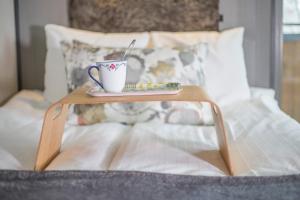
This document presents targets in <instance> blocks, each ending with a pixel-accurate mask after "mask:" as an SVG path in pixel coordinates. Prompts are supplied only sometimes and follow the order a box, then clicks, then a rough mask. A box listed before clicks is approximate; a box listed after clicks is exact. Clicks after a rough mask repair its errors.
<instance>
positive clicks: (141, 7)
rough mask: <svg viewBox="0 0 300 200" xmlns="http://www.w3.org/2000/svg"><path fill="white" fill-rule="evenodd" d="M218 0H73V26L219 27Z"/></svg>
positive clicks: (119, 28) (137, 28)
mask: <svg viewBox="0 0 300 200" xmlns="http://www.w3.org/2000/svg"><path fill="white" fill-rule="evenodd" d="M219 19H220V17H219V0H88V1H86V0H85V1H82V0H70V1H69V20H70V25H71V27H74V28H79V29H84V30H91V31H99V32H107V33H109V32H143V31H204V30H206V31H211V30H218V24H219Z"/></svg>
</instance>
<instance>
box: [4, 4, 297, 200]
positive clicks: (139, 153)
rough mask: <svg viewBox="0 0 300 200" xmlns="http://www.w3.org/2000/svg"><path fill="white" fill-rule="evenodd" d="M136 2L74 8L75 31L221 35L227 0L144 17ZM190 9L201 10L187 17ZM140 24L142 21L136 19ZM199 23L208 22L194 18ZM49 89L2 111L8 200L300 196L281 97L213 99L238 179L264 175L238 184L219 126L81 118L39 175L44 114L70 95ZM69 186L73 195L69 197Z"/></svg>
mask: <svg viewBox="0 0 300 200" xmlns="http://www.w3.org/2000/svg"><path fill="white" fill-rule="evenodd" d="M130 2H131V1H121V2H120V3H116V2H114V1H111V2H102V1H96V0H95V1H89V3H84V2H83V1H78V0H72V1H70V3H69V6H70V9H69V10H70V24H71V26H73V27H75V28H80V29H84V30H93V31H101V32H107V33H110V32H134V31H136V32H142V31H153V30H155V31H199V30H201V31H213V30H217V29H218V20H219V12H218V1H217V0H214V1H209V2H208V1H193V0H187V1H180V2H179V1H175V0H174V1H173V0H168V1H165V3H163V4H157V3H155V2H156V1H151V2H150V1H148V2H146V4H147V6H145V5H144V4H145V2H144V1H134V5H135V7H134V9H132V11H131V12H127V11H128V9H126V8H128V6H130V5H132V4H130ZM182 9H183V10H184V9H191V12H190V13H189V15H184V14H182V13H183V12H182ZM124 10H125V12H124ZM199 10H201V11H203V12H200V11H199ZM101 13H104V14H105V15H104V14H101ZM116 13H117V14H116ZM145 13H151V15H150V14H149V15H147V14H146V15H145ZM174 13H176V14H177V15H179V16H177V15H176V16H174ZM199 13H201V14H199ZM181 14H182V15H181ZM132 16H138V17H135V18H134V19H135V20H130V19H132ZM165 16H170V18H166V17H165ZM195 16H196V18H197V17H198V18H199V19H201V20H194V19H195ZM100 18H101V20H95V19H100ZM137 19H140V20H137ZM161 19H164V20H161ZM123 20H126V22H128V23H126V24H125V23H123V22H124V21H123ZM108 22H109V23H108ZM191 22H193V23H191ZM107 24H110V25H109V26H107ZM52 28H53V27H52ZM48 29H51V27H49V26H48ZM47 42H51V41H47ZM162 42H163V41H162V40H159V44H162ZM48 51H49V49H48ZM47 59H50V58H49V57H48V58H47ZM46 62H47V61H46ZM47 72H48V76H50V75H51V73H52V75H53V74H54V75H55V76H56V79H55V80H56V82H59V79H63V78H65V77H59V76H60V75H61V74H60V73H56V72H54V70H53V69H49V68H48V70H47V66H46V73H47ZM49 73H50V75H49ZM47 81H48V83H50V82H51V81H52V82H51V84H52V87H53V88H56V90H58V87H60V85H55V84H57V83H55V81H54V83H53V79H51V78H49V77H48V79H47V74H46V82H47ZM65 81H66V80H65ZM46 84H47V83H46ZM60 89H61V88H60ZM46 90H47V91H45V92H44V93H43V92H41V91H31V90H22V91H20V92H19V93H18V94H16V95H15V96H14V97H13V98H12V99H11V100H10V101H8V102H7V103H6V104H5V105H4V106H2V107H1V108H0V133H1V134H0V169H2V170H1V172H0V178H1V179H0V188H1V189H0V197H1V196H3V197H4V198H6V199H18V198H21V197H24V196H23V195H24V193H26V195H27V196H26V198H29V199H35V198H36V199H37V198H41V195H42V196H43V197H44V198H45V199H46V198H48V199H51V198H52V199H53V198H55V199H67V198H70V194H76V196H77V195H78V196H77V197H78V199H79V198H81V197H82V195H84V196H85V197H87V196H88V197H90V198H91V199H93V198H94V199H96V198H97V197H98V198H99V197H102V198H105V199H119V198H130V199H140V198H148V199H171V198H172V199H174V198H175V199H176V198H177V199H183V198H186V199H197V198H199V197H202V198H204V199H226V198H227V199H240V198H241V197H244V198H245V199H247V198H248V199H253V198H257V199H268V198H270V199H276V198H278V199H285V198H286V199H296V198H297V197H298V198H299V195H300V194H299V192H298V191H297V188H299V176H298V175H297V174H299V172H300V148H299V143H300V125H299V123H297V122H296V121H295V120H293V119H292V118H290V117H289V116H288V115H286V114H285V113H283V112H282V111H281V110H280V108H279V107H278V105H277V101H276V100H275V98H274V91H273V90H271V89H263V88H251V89H250V94H249V98H247V99H243V98H241V99H239V101H235V102H234V103H230V102H233V100H232V99H231V97H232V96H230V97H229V96H227V97H228V98H223V97H224V96H226V95H219V96H218V95H215V93H212V95H215V96H214V97H215V99H216V101H217V102H218V103H220V105H221V109H222V112H223V115H224V118H225V122H226V123H225V125H226V129H227V131H228V134H229V136H230V146H231V152H230V153H231V155H232V159H233V160H235V161H237V163H239V164H238V165H237V166H236V168H235V171H236V172H237V175H238V176H259V177H236V178H235V177H227V176H228V171H227V170H226V167H225V165H224V162H223V161H222V159H220V155H219V153H218V148H219V147H218V144H217V140H216V135H215V132H214V127H213V126H212V125H211V124H207V125H203V126H195V125H180V124H161V123H159V122H138V123H135V124H133V125H128V124H124V123H117V122H106V123H96V124H93V125H87V126H78V125H74V123H73V121H72V117H74V118H76V116H74V115H72V114H71V118H70V120H69V121H68V124H67V125H66V127H65V133H64V136H63V143H62V150H61V152H60V154H59V155H58V156H57V158H55V159H54V160H53V161H52V162H51V163H50V164H49V166H48V167H47V168H46V172H44V173H36V172H33V171H31V170H33V167H34V162H35V159H36V157H35V156H36V150H37V145H38V142H39V137H40V132H41V128H42V122H43V115H44V113H45V111H46V109H47V108H48V106H49V105H50V104H51V103H50V101H55V100H58V98H59V97H62V96H63V95H64V94H65V93H66V92H67V91H66V90H67V88H62V90H60V93H59V94H56V95H53V92H57V91H56V90H55V89H54V90H52V91H49V87H48V89H47V87H46ZM50 90H51V89H50ZM49 96H52V98H49ZM47 97H48V98H47ZM221 97H222V99H221ZM224 99H225V100H224ZM158 126H159V127H160V129H159V131H158V130H157V127H158ZM275 147H276V148H275ZM149 149H151V150H149ZM162 152H163V153H162ZM24 170H25V171H24ZM87 170H88V171H87ZM275 175H276V177H273V176H275ZM270 176H272V177H270ZM62 185H63V186H64V190H60V189H59V187H61V186H62ZM128 185H130V186H131V187H132V188H131V189H130V187H129V186H128ZM99 188H100V189H99ZM45 191H48V192H45ZM49 191H50V192H49ZM153 191H157V192H153ZM265 191H269V192H265ZM12 192H13V193H14V195H12V194H11V193H12ZM153 193H155V194H153ZM175 194H176V195H175ZM277 194H278V195H277ZM101 195H102V196H101ZM174 195H175V196H174ZM72 198H73V199H74V197H72Z"/></svg>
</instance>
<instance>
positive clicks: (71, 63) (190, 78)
mask: <svg viewBox="0 0 300 200" xmlns="http://www.w3.org/2000/svg"><path fill="white" fill-rule="evenodd" d="M62 47H63V48H62V49H63V52H64V57H65V66H66V74H67V83H68V88H69V91H70V92H71V91H73V90H74V89H76V88H77V87H79V86H81V85H83V84H85V83H86V82H89V81H88V80H89V78H88V75H87V69H88V66H89V65H90V64H92V63H95V62H97V61H101V60H106V59H117V58H119V57H120V55H121V53H122V52H123V51H124V49H116V48H105V47H97V46H92V45H89V44H85V43H82V42H79V41H73V42H72V43H66V42H62ZM206 53H207V45H206V44H205V43H199V44H197V45H193V46H187V47H180V48H157V49H133V50H132V51H131V53H130V55H128V62H127V63H128V64H127V79H126V82H127V83H141V82H143V83H145V82H153V83H159V82H180V83H182V84H185V85H199V86H203V85H204V84H205V76H204V71H203V63H204V60H205V57H206ZM74 111H75V113H76V115H77V123H79V124H82V125H87V124H93V123H97V122H110V121H113V122H121V123H125V124H134V123H136V122H147V121H161V122H166V123H178V124H203V123H205V121H204V119H203V117H202V116H203V115H202V104H200V103H193V102H135V103H106V104H99V105H76V106H75V107H74ZM187 116H188V117H187Z"/></svg>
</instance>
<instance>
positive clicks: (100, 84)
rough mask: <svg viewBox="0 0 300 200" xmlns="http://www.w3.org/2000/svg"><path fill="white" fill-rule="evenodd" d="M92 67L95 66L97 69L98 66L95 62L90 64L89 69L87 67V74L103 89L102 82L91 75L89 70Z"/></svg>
mask: <svg viewBox="0 0 300 200" xmlns="http://www.w3.org/2000/svg"><path fill="white" fill-rule="evenodd" d="M93 68H95V69H97V70H98V71H99V66H98V65H96V64H93V65H90V66H89V69H88V74H89V76H90V78H91V79H93V81H95V82H96V83H97V84H98V85H99V86H100V87H101V88H102V89H104V88H103V85H102V83H100V82H99V81H98V80H97V79H95V78H94V77H93V75H92V73H91V71H92V69H93Z"/></svg>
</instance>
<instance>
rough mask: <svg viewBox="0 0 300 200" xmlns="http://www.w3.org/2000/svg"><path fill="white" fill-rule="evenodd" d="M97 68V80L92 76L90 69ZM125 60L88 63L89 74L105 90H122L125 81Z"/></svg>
mask: <svg viewBox="0 0 300 200" xmlns="http://www.w3.org/2000/svg"><path fill="white" fill-rule="evenodd" d="M94 68H95V69H97V70H98V76H99V79H98V80H99V81H98V80H97V79H96V78H95V77H93V75H92V73H91V70H92V69H94ZM126 68H127V61H126V60H106V61H103V62H97V63H96V64H94V65H90V66H89V69H88V73H89V76H90V77H91V79H93V80H94V81H95V82H96V83H97V84H98V85H99V86H100V87H102V88H103V89H104V90H105V91H106V92H122V90H123V88H124V87H125V82H126Z"/></svg>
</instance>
